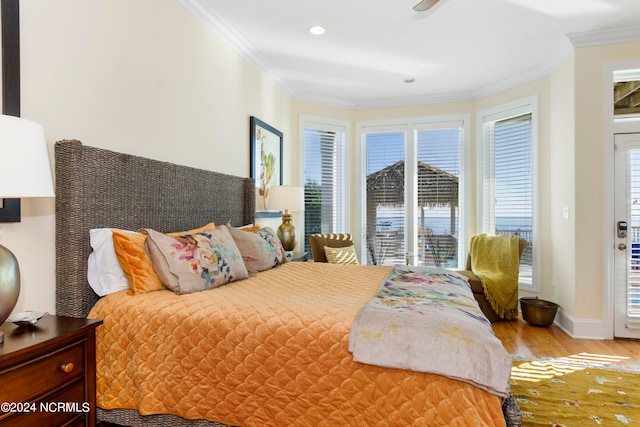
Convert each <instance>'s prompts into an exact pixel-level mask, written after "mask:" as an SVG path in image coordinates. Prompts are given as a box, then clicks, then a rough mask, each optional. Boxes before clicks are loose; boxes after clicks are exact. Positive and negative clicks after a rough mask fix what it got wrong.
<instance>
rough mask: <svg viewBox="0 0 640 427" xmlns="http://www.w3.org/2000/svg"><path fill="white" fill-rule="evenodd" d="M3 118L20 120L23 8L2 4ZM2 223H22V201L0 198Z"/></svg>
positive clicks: (5, 0)
mask: <svg viewBox="0 0 640 427" xmlns="http://www.w3.org/2000/svg"><path fill="white" fill-rule="evenodd" d="M0 34H1V37H2V60H1V61H2V94H1V96H2V114H5V115H9V116H16V117H20V7H19V1H18V0H0ZM0 222H20V199H3V198H0Z"/></svg>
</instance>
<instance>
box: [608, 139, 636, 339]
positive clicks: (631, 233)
mask: <svg viewBox="0 0 640 427" xmlns="http://www.w3.org/2000/svg"><path fill="white" fill-rule="evenodd" d="M614 198H615V207H614V214H615V224H613V230H612V231H613V233H614V234H615V236H614V242H615V249H614V251H615V256H614V272H615V273H614V275H615V281H614V288H615V289H614V293H615V298H614V336H616V337H619V338H636V339H640V134H638V133H636V134H617V135H616V136H615V195H614Z"/></svg>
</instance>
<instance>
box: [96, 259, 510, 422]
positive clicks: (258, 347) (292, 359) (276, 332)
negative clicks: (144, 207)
mask: <svg viewBox="0 0 640 427" xmlns="http://www.w3.org/2000/svg"><path fill="white" fill-rule="evenodd" d="M388 272H389V267H366V266H346V265H331V264H320V263H287V264H285V265H283V266H281V267H277V268H274V269H272V270H269V271H265V272H262V273H259V274H258V275H257V276H256V277H253V278H250V279H247V280H243V281H240V282H235V283H232V284H229V285H226V286H222V287H220V288H217V289H213V290H209V291H204V292H198V293H194V294H189V295H181V296H178V295H175V294H174V293H172V292H170V291H156V292H150V293H147V294H142V295H135V296H134V295H132V294H130V293H129V292H128V291H120V292H118V293H115V294H112V295H109V296H107V297H104V298H102V299H101V300H100V301H98V303H97V304H96V305H95V307H94V308H93V309H92V311H91V313H90V317H92V318H98V319H103V320H104V324H103V325H102V326H100V327H99V328H98V330H97V343H98V344H97V399H98V405H99V406H100V407H101V408H104V409H115V408H127V409H135V410H138V411H139V412H140V413H141V414H142V415H149V414H159V413H164V414H173V415H178V416H180V417H183V418H187V419H200V418H204V419H208V420H213V421H218V422H222V423H225V424H230V425H238V426H295V425H300V426H331V427H333V426H338V425H340V426H343V425H353V426H410V425H414V426H474V427H475V426H494V425H495V426H504V425H505V422H504V418H503V415H502V412H501V398H499V397H497V396H495V395H492V394H490V393H488V392H486V391H484V390H481V389H479V388H476V387H474V386H472V385H470V384H467V383H464V382H460V381H457V380H453V379H449V378H446V377H442V376H439V375H434V374H425V373H418V372H410V371H403V370H398V369H387V368H380V367H376V366H371V365H364V364H360V363H356V362H354V361H353V356H352V354H351V353H349V351H348V349H347V345H348V340H349V327H350V326H351V323H352V321H353V319H354V317H355V315H356V313H357V312H358V310H359V309H360V307H361V306H362V305H363V304H365V303H366V302H367V301H368V300H369V299H370V298H372V297H373V296H374V295H375V293H376V290H377V289H378V287H379V286H380V284H381V283H382V280H383V279H384V278H385V276H386V275H387V274H388ZM433 351H438V349H436V348H434V349H433Z"/></svg>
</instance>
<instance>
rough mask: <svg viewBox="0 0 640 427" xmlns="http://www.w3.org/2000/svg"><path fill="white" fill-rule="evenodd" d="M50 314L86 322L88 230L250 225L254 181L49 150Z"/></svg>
mask: <svg viewBox="0 0 640 427" xmlns="http://www.w3.org/2000/svg"><path fill="white" fill-rule="evenodd" d="M55 170H56V172H55V178H56V312H57V314H59V315H62V316H72V317H86V316H87V314H88V313H89V310H90V309H91V307H93V305H94V304H95V302H96V301H97V300H98V296H97V295H96V294H95V293H94V292H93V290H92V289H91V288H90V287H89V285H88V283H87V259H88V257H89V253H90V252H91V246H90V244H89V230H90V229H92V228H100V227H110V228H121V229H126V230H138V229H140V228H153V229H156V230H159V231H163V232H169V231H179V230H188V229H192V228H196V227H200V226H202V225H204V224H206V223H209V222H212V221H213V222H216V223H217V224H226V223H227V222H228V221H231V224H232V225H242V224H249V223H252V222H253V221H254V211H255V181H254V180H253V179H251V178H241V177H236V176H232V175H226V174H221V173H218V172H212V171H205V170H201V169H196V168H191V167H187V166H180V165H175V164H172V163H167V162H162V161H158V160H151V159H146V158H143V157H138V156H133V155H130V154H123V153H116V152H113V151H109V150H105V149H100V148H95V147H87V146H84V145H82V143H80V141H60V142H58V143H56V145H55Z"/></svg>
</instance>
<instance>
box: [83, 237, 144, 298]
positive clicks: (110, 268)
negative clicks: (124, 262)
mask: <svg viewBox="0 0 640 427" xmlns="http://www.w3.org/2000/svg"><path fill="white" fill-rule="evenodd" d="M111 230H112V229H111V228H93V229H91V230H89V240H90V242H91V248H92V249H93V252H91V253H90V254H89V260H88V265H87V280H88V281H89V286H91V289H93V291H94V292H95V293H96V294H98V295H99V296H101V297H102V296H105V295H109V294H112V293H114V292H117V291H121V290H123V289H129V281H128V280H127V277H126V276H125V275H124V271H122V267H120V263H119V262H118V257H117V256H116V250H115V249H114V247H113V237H112V233H111ZM122 231H124V232H125V233H133V231H127V230H122Z"/></svg>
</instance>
